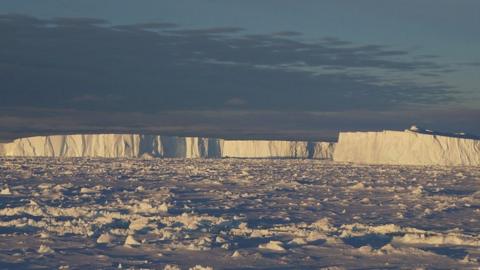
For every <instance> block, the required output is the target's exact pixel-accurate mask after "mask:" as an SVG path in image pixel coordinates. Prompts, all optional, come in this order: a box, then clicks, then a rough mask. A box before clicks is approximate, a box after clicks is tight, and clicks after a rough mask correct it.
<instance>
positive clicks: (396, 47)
mask: <svg viewBox="0 0 480 270" xmlns="http://www.w3.org/2000/svg"><path fill="white" fill-rule="evenodd" d="M478 25H480V2H479V1H478V0H457V1H451V0H422V1H413V0H412V1H410V0H408V1H384V0H362V1H342V0H335V1H313V0H312V1H310V0H297V1H287V0H261V1H258V0H256V1H253V0H244V1H229V0H222V1H216V0H210V1H209V0H190V1H186V0H174V1H161V0H160V1H157V0H155V1H147V0H139V1H126V0H103V1H98V0H82V1H63V0H57V1H53V0H43V1H38V0H16V1H7V0H0V35H1V39H0V127H1V131H0V140H9V139H12V138H16V137H20V136H27V135H41V134H60V133H79V132H89V133H91V132H93V133H99V132H143V133H161V134H172V135H202V136H217V137H218V136H219V137H232V138H247V137H248V138H250V137H254V138H257V137H258V138H284V139H318V140H335V139H336V136H337V134H338V132H339V131H347V130H348V131H351V130H382V129H396V130H402V129H405V128H408V127H409V126H410V125H412V124H416V125H419V126H423V127H425V128H428V129H434V130H435V129H436V130H441V131H447V132H467V133H473V134H480V121H479V120H478V119H480V86H479V85H480V76H479V75H480V50H478V48H480V28H479V27H478Z"/></svg>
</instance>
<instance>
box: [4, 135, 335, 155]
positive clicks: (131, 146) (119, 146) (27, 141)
mask: <svg viewBox="0 0 480 270" xmlns="http://www.w3.org/2000/svg"><path fill="white" fill-rule="evenodd" d="M333 149H334V143H327V142H307V141H278V140H277V141H267V140H225V139H217V138H203V137H178V136H160V135H141V134H87V135H53V136H37V137H28V138H20V139H16V140H14V141H13V142H11V143H5V144H0V155H1V156H44V157H106V158H131V157H172V158H222V157H235V158H316V159H331V156H332V153H333Z"/></svg>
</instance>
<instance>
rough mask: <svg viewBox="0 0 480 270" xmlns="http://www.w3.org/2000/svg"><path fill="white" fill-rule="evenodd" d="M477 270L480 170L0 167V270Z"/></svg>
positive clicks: (319, 165)
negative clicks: (422, 269) (120, 269)
mask: <svg viewBox="0 0 480 270" xmlns="http://www.w3.org/2000/svg"><path fill="white" fill-rule="evenodd" d="M479 265H480V168H478V167H476V168H475V167H469V168H467V167H455V168H445V167H407V166H362V165H351V164H339V163H333V162H329V161H318V160H261V159H211V160H209V159H153V160H141V159H122V160H119V159H115V160H113V159H112V160H109V159H49V158H18V159H16V158H0V268H1V269H33V268H34V269H118V268H123V269H322V268H325V269H415V268H424V269H478V267H479ZM209 267H210V268H209Z"/></svg>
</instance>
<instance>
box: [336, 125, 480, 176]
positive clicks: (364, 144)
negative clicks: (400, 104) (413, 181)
mask: <svg viewBox="0 0 480 270" xmlns="http://www.w3.org/2000/svg"><path fill="white" fill-rule="evenodd" d="M333 159H334V161H341V162H354V163H363V164H396V165H448V166H480V140H475V139H467V138H462V137H458V136H457V137H454V136H445V135H438V134H435V133H434V132H428V133H426V132H420V131H419V130H418V129H417V128H416V127H412V128H411V129H409V130H405V131H382V132H341V133H340V135H339V140H338V143H337V145H336V147H335V151H334V154H333Z"/></svg>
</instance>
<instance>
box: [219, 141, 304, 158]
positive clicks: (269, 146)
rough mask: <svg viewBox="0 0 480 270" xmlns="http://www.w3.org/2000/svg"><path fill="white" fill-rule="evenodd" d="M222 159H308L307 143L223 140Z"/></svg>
mask: <svg viewBox="0 0 480 270" xmlns="http://www.w3.org/2000/svg"><path fill="white" fill-rule="evenodd" d="M220 144H221V149H222V157H236V158H308V142H299V141H267V140H223V141H222V142H221V143H220Z"/></svg>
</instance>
